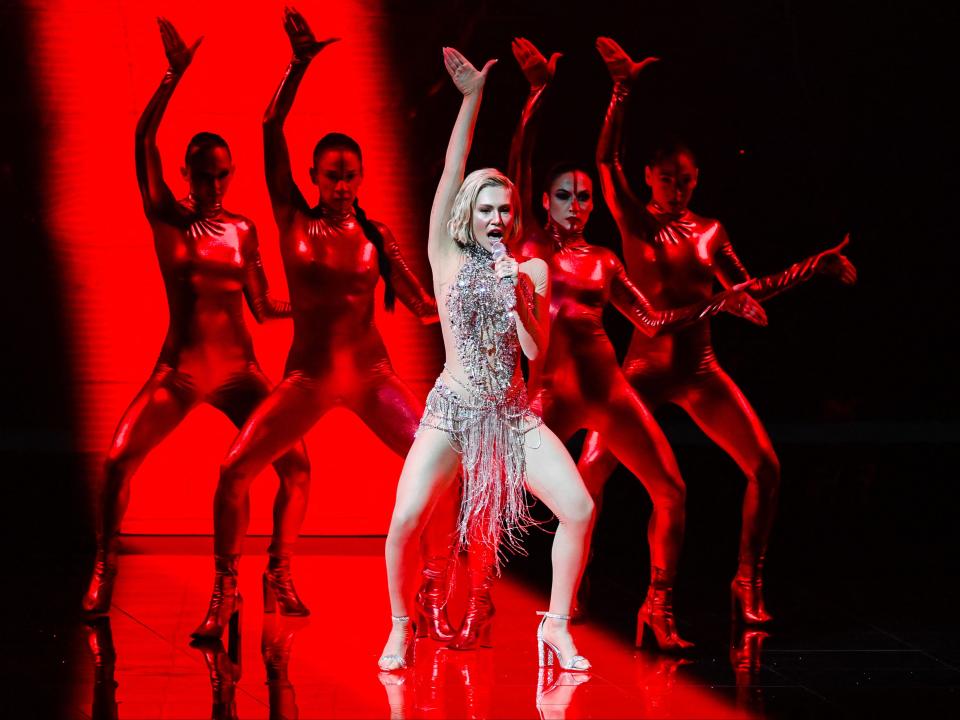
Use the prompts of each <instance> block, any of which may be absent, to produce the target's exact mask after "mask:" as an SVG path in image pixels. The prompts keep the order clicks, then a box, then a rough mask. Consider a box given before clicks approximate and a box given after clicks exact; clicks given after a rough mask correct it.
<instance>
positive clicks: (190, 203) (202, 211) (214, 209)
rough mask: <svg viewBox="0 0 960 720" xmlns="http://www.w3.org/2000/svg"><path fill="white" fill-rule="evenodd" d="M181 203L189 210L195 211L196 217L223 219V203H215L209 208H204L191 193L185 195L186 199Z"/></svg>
mask: <svg viewBox="0 0 960 720" xmlns="http://www.w3.org/2000/svg"><path fill="white" fill-rule="evenodd" d="M183 204H184V206H185V207H186V208H187V209H188V210H190V212H192V213H196V215H197V217H199V218H200V219H202V220H223V214H224V209H223V203H217V204H216V205H213V206H211V207H209V208H205V207H203V206H201V205H200V203H198V202H197V200H196V198H195V197H193V195H192V194H191V195H187V199H186V200H184V201H183Z"/></svg>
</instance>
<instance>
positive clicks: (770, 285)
mask: <svg viewBox="0 0 960 720" xmlns="http://www.w3.org/2000/svg"><path fill="white" fill-rule="evenodd" d="M597 49H598V50H599V51H600V54H601V55H602V56H603V59H604V61H605V63H606V65H607V69H608V70H609V72H610V75H611V77H612V78H613V81H614V86H613V93H612V96H611V98H610V104H609V107H608V109H607V115H606V119H605V121H604V124H603V129H602V131H601V134H600V140H599V144H598V147H597V166H598V170H599V173H600V178H601V188H602V190H603V196H604V199H605V200H606V203H607V205H608V207H609V208H610V211H611V212H612V213H613V216H614V219H615V220H616V222H617V227H618V228H619V230H620V233H621V236H622V238H623V253H624V257H625V259H626V265H627V268H628V273H629V276H630V280H632V281H633V283H634V284H635V285H636V286H637V287H638V288H639V290H640V292H642V293H643V294H644V295H646V297H647V298H649V299H650V302H652V303H653V304H654V305H655V306H656V307H658V308H678V307H683V306H686V305H688V304H690V303H697V302H702V301H704V300H705V299H707V298H709V297H711V296H712V295H713V292H714V286H715V284H716V283H717V282H719V283H720V284H721V285H722V286H723V287H725V288H743V289H745V290H747V291H748V292H749V293H750V294H751V295H752V296H753V297H755V298H757V299H758V300H764V299H766V298H769V297H772V296H773V295H776V294H777V293H779V292H782V291H784V290H786V289H788V288H791V287H793V286H795V285H797V284H799V283H802V282H805V281H806V280H808V279H810V278H812V277H813V276H814V275H817V274H821V275H829V276H832V277H836V278H838V279H839V280H840V281H841V282H843V283H844V284H852V283H853V282H854V281H855V280H856V270H855V268H854V266H853V264H852V263H851V262H850V261H849V260H848V259H847V258H846V257H845V256H844V255H843V254H842V250H843V248H844V247H845V245H846V243H847V240H846V239H845V240H844V241H843V243H841V244H840V245H838V246H837V247H834V248H832V249H830V250H827V251H825V252H822V253H820V254H818V255H814V256H812V257H810V258H807V259H806V260H803V261H802V262H799V263H796V264H795V265H792V266H791V267H789V268H788V269H787V270H785V271H783V272H780V273H777V274H774V275H770V276H767V277H763V278H756V279H754V278H751V276H750V274H749V273H748V272H747V271H746V269H745V268H744V266H743V264H742V263H741V262H740V260H739V259H738V258H737V255H736V253H735V252H734V250H733V247H732V245H731V244H730V240H729V238H728V237H727V234H726V231H725V230H724V228H723V225H721V224H720V222H718V221H717V220H713V219H710V218H705V217H702V216H700V215H697V214H695V213H693V212H691V211H690V210H689V209H688V204H689V202H690V197H691V194H692V193H693V190H694V188H695V187H696V185H697V179H698V169H697V165H696V161H695V159H694V156H693V153H692V152H690V150H689V149H688V148H686V147H684V146H682V145H675V146H673V147H669V148H664V149H661V150H660V151H658V152H657V153H656V154H655V155H654V156H653V159H652V161H651V162H650V164H649V165H648V166H647V167H646V168H645V180H646V184H647V185H648V186H649V187H650V191H651V196H652V197H651V199H650V201H649V202H646V203H644V202H643V201H641V200H640V199H638V197H637V196H636V195H635V194H634V192H633V191H632V189H631V188H630V186H629V183H628V182H627V178H626V175H625V173H624V171H623V166H622V163H621V150H620V148H621V136H622V131H623V118H624V112H625V107H626V103H627V100H628V98H629V96H630V94H631V90H632V88H633V84H634V81H635V80H636V78H637V76H638V75H639V74H640V72H641V71H642V70H643V68H644V67H646V66H647V65H648V64H649V63H651V62H653V61H654V60H655V58H648V59H646V60H644V61H643V62H639V63H637V62H634V61H633V60H632V59H631V58H630V57H629V56H628V55H627V53H626V52H625V51H624V50H623V49H622V48H621V47H620V46H619V45H617V43H616V42H614V41H613V40H611V39H609V38H599V39H598V40H597ZM623 369H624V373H625V375H626V377H627V379H628V380H629V382H630V384H631V385H632V386H633V388H634V389H635V390H636V392H637V394H638V395H639V397H640V398H641V399H642V400H643V402H644V404H645V405H646V406H647V407H649V408H650V409H651V410H656V408H658V407H660V406H661V405H664V404H666V403H673V404H675V405H677V406H679V407H681V408H683V410H685V411H686V412H687V414H689V415H690V417H691V418H692V419H693V421H694V422H696V423H697V425H698V426H699V427H700V428H701V429H702V430H703V431H704V432H705V433H706V434H707V436H708V437H710V438H711V439H712V440H713V441H714V442H715V443H717V444H718V445H719V446H720V447H721V448H723V450H725V451H726V452H727V453H728V454H729V455H730V456H731V457H732V458H733V459H734V461H735V462H736V463H737V464H738V465H739V467H740V469H741V470H742V471H743V473H744V474H745V475H746V477H747V489H746V493H745V495H744V501H743V525H742V529H741V535H740V559H739V565H738V569H737V573H736V576H735V577H734V579H733V582H732V584H731V594H732V598H733V602H734V606H735V608H736V609H738V610H739V614H740V617H741V618H742V620H743V621H745V622H746V623H748V624H756V623H763V622H766V621H768V620H770V614H769V613H768V612H767V611H766V608H765V607H764V603H763V593H762V590H763V579H762V569H763V562H764V555H765V553H766V549H767V542H768V539H769V536H770V528H771V526H772V523H773V517H774V513H775V509H776V504H777V493H778V488H779V485H780V464H779V462H778V460H777V456H776V453H775V452H774V450H773V445H772V444H771V442H770V438H769V437H768V436H767V433H766V430H764V428H763V425H762V424H761V422H760V419H759V418H758V417H757V415H756V412H755V411H754V410H753V408H752V407H751V406H750V403H749V402H748V401H747V399H746V397H744V395H743V393H742V392H741V391H740V389H739V388H738V387H737V386H736V384H735V383H734V382H733V380H732V379H731V378H730V377H729V376H728V375H727V374H726V372H724V370H723V368H721V367H720V364H719V363H718V361H717V358H716V355H715V354H714V351H713V344H712V342H711V339H710V323H709V322H708V321H707V320H703V321H701V322H697V323H695V324H693V325H691V326H689V327H684V328H682V329H674V330H671V331H670V332H669V333H665V334H663V335H659V336H655V337H651V336H649V335H648V334H644V333H634V334H633V339H632V342H631V344H630V348H629V350H628V352H627V357H626V359H625V360H624V365H623ZM609 439H610V438H608V437H607V436H606V435H605V434H604V433H603V432H602V431H601V432H599V433H597V432H592V433H590V434H588V436H587V441H586V444H585V446H584V451H583V454H582V455H581V458H580V463H579V468H580V471H581V473H582V474H583V477H584V480H585V482H586V483H587V486H588V487H589V488H590V492H591V494H592V495H593V496H594V497H597V496H598V495H599V494H600V492H601V491H602V489H603V485H604V483H605V482H606V480H607V478H608V477H609V476H610V473H611V472H612V471H613V469H614V468H615V467H616V464H617V459H616V457H615V455H614V454H613V453H611V452H610V451H609V450H608V449H607V448H606V447H605V445H604V443H605V442H607V441H608V440H609Z"/></svg>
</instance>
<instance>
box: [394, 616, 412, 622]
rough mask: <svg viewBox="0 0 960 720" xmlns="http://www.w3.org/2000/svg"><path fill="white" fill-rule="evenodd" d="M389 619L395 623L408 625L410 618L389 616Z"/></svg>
mask: <svg viewBox="0 0 960 720" xmlns="http://www.w3.org/2000/svg"><path fill="white" fill-rule="evenodd" d="M390 619H391V620H393V621H394V622H395V623H408V622H410V616H409V615H399V616H398V615H391V616H390Z"/></svg>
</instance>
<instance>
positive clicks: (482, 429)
mask: <svg viewBox="0 0 960 720" xmlns="http://www.w3.org/2000/svg"><path fill="white" fill-rule="evenodd" d="M448 372H449V371H448ZM451 377H452V376H451ZM453 379H454V380H456V378H453ZM459 384H461V385H463V383H459ZM463 390H464V392H465V393H469V399H468V400H464V399H463V397H461V395H460V394H458V393H457V392H455V391H454V390H452V389H451V388H450V387H449V386H448V385H447V384H446V383H445V382H444V381H443V379H442V378H437V381H436V383H435V384H434V386H433V389H432V390H431V391H430V394H429V395H428V396H427V403H426V410H425V411H424V413H423V418H422V419H421V420H420V428H435V429H437V430H442V431H443V432H445V433H447V435H448V439H449V440H450V444H451V446H452V447H453V449H454V450H456V451H457V452H458V453H460V455H461V461H460V464H461V468H462V471H463V484H462V495H461V501H460V516H459V519H458V521H457V540H456V550H457V551H459V550H461V549H463V548H465V547H467V546H468V545H470V544H472V543H480V544H481V545H482V546H484V547H487V548H489V549H490V550H492V551H493V555H494V556H495V557H496V560H497V564H498V566H499V563H500V561H501V560H502V559H504V557H505V551H510V552H512V553H518V554H525V551H524V549H523V546H522V544H521V542H520V540H521V536H522V535H525V534H526V533H527V531H528V528H529V527H530V526H532V525H536V524H537V522H536V521H535V520H534V519H533V517H532V516H531V515H530V504H529V502H528V501H527V496H526V476H527V472H526V455H525V452H524V442H525V436H526V434H527V433H528V432H529V431H530V430H533V429H535V428H539V427H540V425H542V424H543V420H542V419H541V418H540V416H539V415H537V414H536V413H535V412H534V411H533V410H532V409H531V408H530V402H529V400H528V398H527V389H526V386H525V385H524V383H523V381H519V382H517V383H514V385H513V386H511V387H510V388H509V389H508V390H507V392H506V393H505V394H504V395H503V397H490V396H483V395H481V394H479V393H477V392H476V391H474V390H471V389H470V388H468V387H466V386H465V385H463ZM538 446H539V445H538Z"/></svg>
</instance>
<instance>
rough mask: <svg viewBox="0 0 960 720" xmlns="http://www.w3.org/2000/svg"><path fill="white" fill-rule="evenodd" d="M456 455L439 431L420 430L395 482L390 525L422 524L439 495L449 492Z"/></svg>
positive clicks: (455, 469) (456, 466) (445, 436)
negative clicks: (397, 480) (394, 501)
mask: <svg viewBox="0 0 960 720" xmlns="http://www.w3.org/2000/svg"><path fill="white" fill-rule="evenodd" d="M459 467H460V455H459V454H458V453H457V452H456V451H455V450H454V449H453V447H452V446H451V445H450V440H449V436H448V435H447V433H445V432H444V431H442V430H437V429H435V428H423V429H422V430H421V431H420V433H419V434H418V435H417V437H416V439H415V440H414V441H413V445H412V446H411V448H410V452H409V453H407V458H406V460H404V463H403V470H402V471H401V473H400V481H399V482H398V483H397V501H396V505H394V508H393V521H392V525H394V526H396V525H397V524H401V525H408V524H413V525H418V526H420V525H422V524H423V523H425V522H426V519H427V517H428V516H429V512H430V511H431V510H432V509H433V505H434V504H435V503H436V501H437V499H438V498H439V496H440V494H441V493H443V492H444V491H445V490H447V489H449V487H450V484H451V483H452V482H453V479H454V478H455V477H456V475H457V469H458V468H459Z"/></svg>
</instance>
